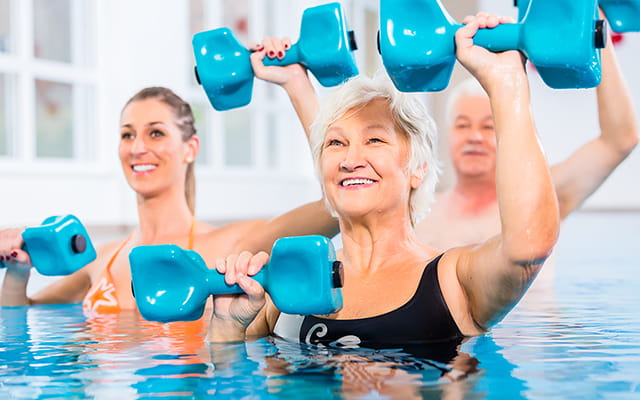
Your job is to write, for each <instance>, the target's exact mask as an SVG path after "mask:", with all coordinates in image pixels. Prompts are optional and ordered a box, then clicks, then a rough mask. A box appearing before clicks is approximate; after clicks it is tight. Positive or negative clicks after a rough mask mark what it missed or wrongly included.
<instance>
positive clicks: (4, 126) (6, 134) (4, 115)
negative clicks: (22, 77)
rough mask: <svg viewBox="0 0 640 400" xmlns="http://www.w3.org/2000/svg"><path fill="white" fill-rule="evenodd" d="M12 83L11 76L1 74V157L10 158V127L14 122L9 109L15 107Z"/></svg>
mask: <svg viewBox="0 0 640 400" xmlns="http://www.w3.org/2000/svg"><path fill="white" fill-rule="evenodd" d="M11 82H12V81H11V77H10V76H9V75H7V74H1V73H0V156H8V155H10V153H11V151H10V148H11V139H12V138H11V137H10V127H11V126H12V122H13V121H11V116H12V113H11V112H10V111H9V109H10V108H12V107H13V106H14V104H12V100H13V101H15V96H11V92H12V85H11Z"/></svg>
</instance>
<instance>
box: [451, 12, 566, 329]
mask: <svg viewBox="0 0 640 400" xmlns="http://www.w3.org/2000/svg"><path fill="white" fill-rule="evenodd" d="M498 21H499V19H498V18H497V17H495V16H491V17H486V16H484V15H480V16H478V17H469V18H467V19H466V20H465V22H466V23H467V25H466V26H464V27H463V28H461V29H459V30H458V32H457V34H456V45H457V57H458V59H459V60H460V62H461V63H462V64H463V65H464V66H465V68H467V69H468V70H469V72H471V73H472V74H473V75H474V76H475V77H476V79H478V81H479V82H480V83H481V84H482V86H483V87H484V89H485V90H486V92H487V93H488V94H489V97H490V101H491V108H492V111H493V115H494V119H495V133H496V139H497V150H496V151H497V156H496V157H497V166H496V183H497V195H498V205H499V208H500V221H501V227H502V229H501V234H500V235H498V236H496V237H494V238H492V239H489V240H488V241H487V242H485V243H483V244H481V245H478V246H470V247H466V248H462V249H459V250H454V251H452V252H451V254H450V256H452V258H453V259H454V260H455V261H454V262H455V265H456V267H455V270H456V274H457V279H458V281H459V283H460V286H461V289H462V292H463V294H464V295H463V297H464V301H463V303H464V304H465V305H466V308H467V311H468V313H469V317H470V319H471V321H473V323H472V324H469V325H468V326H463V327H461V328H462V330H463V333H466V334H476V333H480V332H481V331H483V330H485V329H487V328H488V327H489V326H491V325H493V324H494V323H496V322H498V321H499V320H500V319H502V318H503V317H504V315H505V314H506V313H507V312H508V311H509V310H510V309H511V308H512V307H513V305H515V303H516V302H517V301H518V300H519V299H520V297H521V296H522V295H523V294H524V292H525V290H526V289H527V287H528V286H529V284H530V283H531V282H532V280H533V279H534V277H535V276H536V273H537V271H538V269H539V268H540V266H541V265H542V262H543V261H544V260H545V259H546V257H547V256H548V255H549V253H550V252H551V250H552V249H553V246H554V245H555V242H556V240H557V236H558V227H559V217H558V206H557V200H556V194H555V191H554V188H553V184H552V181H551V174H550V172H549V168H548V165H547V162H546V160H545V157H544V155H543V153H542V150H541V148H540V145H539V142H538V138H537V136H536V130H535V126H534V122H533V118H532V115H531V110H530V104H529V83H528V80H527V76H526V72H525V69H524V63H523V60H522V56H521V54H520V53H519V52H517V51H507V52H503V53H490V52H488V51H487V50H485V49H483V48H481V47H477V46H474V45H473V41H472V37H473V35H475V33H476V31H477V29H478V27H480V28H483V27H486V26H488V27H491V26H495V25H497V24H498Z"/></svg>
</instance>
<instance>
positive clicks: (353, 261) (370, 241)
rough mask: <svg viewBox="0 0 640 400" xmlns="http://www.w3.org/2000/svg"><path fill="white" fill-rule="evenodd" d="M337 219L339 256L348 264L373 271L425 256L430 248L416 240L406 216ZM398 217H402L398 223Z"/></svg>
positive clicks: (426, 257)
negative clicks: (340, 244)
mask: <svg viewBox="0 0 640 400" xmlns="http://www.w3.org/2000/svg"><path fill="white" fill-rule="evenodd" d="M371 220H373V221H367V220H366V219H358V220H354V219H341V220H340V232H341V236H342V244H343V248H342V251H341V260H342V261H343V262H344V263H345V265H348V266H349V267H350V268H358V269H362V270H363V272H364V271H365V270H366V271H367V272H375V271H376V270H378V269H380V268H384V267H385V266H394V265H397V264H401V263H405V262H407V260H410V259H425V260H426V259H428V258H429V257H430V255H431V253H432V251H430V249H428V248H427V247H425V246H424V245H422V244H421V243H420V240H419V239H418V237H417V235H416V233H415V231H414V229H413V227H412V226H411V222H410V219H409V218H404V219H402V218H391V217H390V218H386V220H387V221H388V222H385V218H381V217H379V216H376V217H374V218H371ZM398 221H405V222H404V223H398Z"/></svg>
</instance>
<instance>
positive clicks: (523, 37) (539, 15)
mask: <svg viewBox="0 0 640 400" xmlns="http://www.w3.org/2000/svg"><path fill="white" fill-rule="evenodd" d="M461 26H462V25H459V24H456V23H455V21H454V20H453V19H452V18H451V16H450V15H449V14H448V13H447V11H446V10H445V9H444V8H443V6H442V4H441V3H440V1H439V0H381V1H380V37H379V40H380V46H379V47H380V53H381V55H382V60H383V63H384V66H385V69H386V70H387V73H388V74H389V76H390V77H391V80H392V81H393V83H394V84H395V86H396V87H397V88H398V89H399V90H401V91H404V92H427V91H439V90H442V89H444V88H446V87H447V85H448V84H449V79H450V77H451V72H452V70H453V66H454V63H455V59H456V58H455V40H454V35H455V32H456V31H457V30H458V29H459V28H460V27H461ZM474 43H476V44H478V45H480V46H482V47H485V48H487V49H489V50H491V51H496V52H499V51H505V50H520V51H521V52H523V53H524V54H525V55H526V56H527V57H528V58H529V60H530V61H531V63H532V64H533V65H534V66H535V67H536V69H537V70H538V72H539V73H540V76H541V77H542V79H543V81H544V82H545V83H546V84H547V85H548V86H549V87H551V88H554V89H567V88H591V87H595V86H597V85H598V84H599V83H600V79H601V72H602V71H601V66H600V48H602V47H604V44H605V35H604V24H603V21H601V20H598V10H597V7H596V4H595V2H594V0H553V1H546V2H543V1H540V0H533V1H531V3H530V4H529V5H528V7H527V8H526V14H525V15H524V16H523V17H522V18H521V19H520V21H519V22H518V23H515V24H501V25H499V26H497V27H495V28H493V29H481V30H479V31H478V33H477V34H476V35H475V37H474Z"/></svg>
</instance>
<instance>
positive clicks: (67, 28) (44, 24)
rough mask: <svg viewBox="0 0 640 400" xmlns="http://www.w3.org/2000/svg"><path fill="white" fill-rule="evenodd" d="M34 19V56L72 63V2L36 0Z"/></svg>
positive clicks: (67, 0)
mask: <svg viewBox="0 0 640 400" xmlns="http://www.w3.org/2000/svg"><path fill="white" fill-rule="evenodd" d="M33 19H34V21H33V27H34V30H33V34H34V44H33V46H34V47H33V54H34V56H35V57H36V58H42V59H47V60H53V61H62V62H71V5H70V0H34V2H33Z"/></svg>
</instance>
